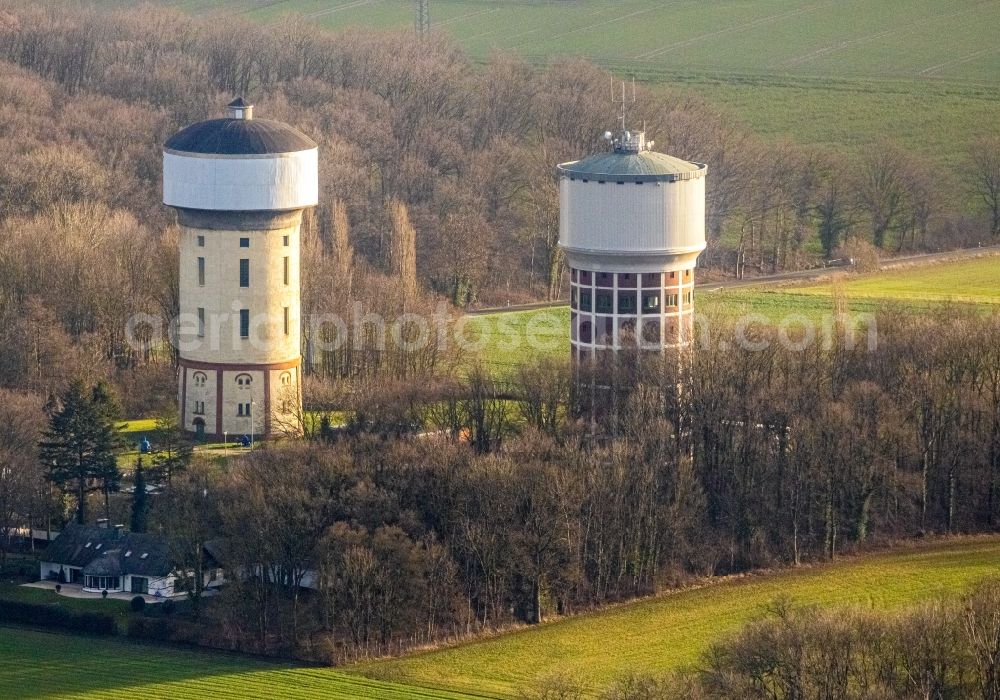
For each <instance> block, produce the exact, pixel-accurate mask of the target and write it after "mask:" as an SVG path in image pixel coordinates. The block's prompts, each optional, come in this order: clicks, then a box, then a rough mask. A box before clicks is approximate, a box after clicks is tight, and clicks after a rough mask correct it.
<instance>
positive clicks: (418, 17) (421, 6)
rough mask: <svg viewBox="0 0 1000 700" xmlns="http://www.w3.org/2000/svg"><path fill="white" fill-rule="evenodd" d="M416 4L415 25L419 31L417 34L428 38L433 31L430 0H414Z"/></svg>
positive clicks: (422, 37)
mask: <svg viewBox="0 0 1000 700" xmlns="http://www.w3.org/2000/svg"><path fill="white" fill-rule="evenodd" d="M413 1H414V3H415V4H416V7H415V10H416V14H415V16H414V19H413V27H414V29H416V31H417V36H418V37H420V38H421V39H426V38H427V36H428V35H429V34H430V33H431V14H430V9H429V7H428V4H429V2H430V0H413Z"/></svg>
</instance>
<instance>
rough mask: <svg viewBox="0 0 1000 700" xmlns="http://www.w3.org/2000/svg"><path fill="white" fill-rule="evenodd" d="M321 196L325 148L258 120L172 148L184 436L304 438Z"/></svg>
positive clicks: (186, 136)
mask: <svg viewBox="0 0 1000 700" xmlns="http://www.w3.org/2000/svg"><path fill="white" fill-rule="evenodd" d="M317 197H318V177H317V147H316V144H315V143H314V142H313V141H312V140H311V139H310V138H309V137H308V136H306V135H305V134H303V133H302V132H300V131H298V130H296V129H294V128H292V127H291V126H288V125H287V124H283V123H281V122H277V121H270V120H266V119H254V118H253V105H251V104H248V103H247V102H245V101H244V100H243V99H242V98H239V99H236V100H234V101H233V102H232V103H230V104H229V105H228V106H227V112H226V116H225V117H224V118H222V119H209V120H206V121H203V122H198V123H197V124H192V125H191V126H188V127H186V128H184V129H182V130H181V131H179V132H177V133H176V134H174V135H173V136H172V137H170V139H169V140H168V141H167V142H166V143H165V144H164V146H163V203H164V204H166V205H167V206H169V207H172V208H173V209H174V210H175V211H176V212H177V220H178V223H179V224H180V228H181V236H180V289H179V301H180V322H179V324H178V329H177V331H178V332H177V343H178V348H179V356H180V361H179V364H180V373H179V378H178V384H179V386H178V393H179V402H180V420H181V424H182V425H183V426H184V429H185V430H188V431H190V432H193V433H195V434H197V435H199V436H201V435H215V436H218V437H222V436H223V435H224V434H227V433H228V435H229V436H242V435H249V436H251V437H253V436H267V435H273V434H278V433H294V432H298V431H299V430H300V429H301V418H300V416H301V405H302V402H301V376H300V369H301V350H300V340H299V330H300V329H299V325H300V319H299V314H300V293H299V227H300V224H301V221H302V213H303V211H305V209H307V208H308V207H312V206H315V205H316V203H317Z"/></svg>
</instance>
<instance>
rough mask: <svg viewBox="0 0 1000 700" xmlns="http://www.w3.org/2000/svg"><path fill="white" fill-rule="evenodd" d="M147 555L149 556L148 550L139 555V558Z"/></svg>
mask: <svg viewBox="0 0 1000 700" xmlns="http://www.w3.org/2000/svg"><path fill="white" fill-rule="evenodd" d="M148 556H149V552H143V553H142V554H141V555H139V558H140V559H145V558H146V557H148Z"/></svg>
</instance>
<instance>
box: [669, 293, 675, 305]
mask: <svg viewBox="0 0 1000 700" xmlns="http://www.w3.org/2000/svg"><path fill="white" fill-rule="evenodd" d="M667 306H677V295H676V294H668V295H667Z"/></svg>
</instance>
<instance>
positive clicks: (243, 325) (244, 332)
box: [198, 306, 291, 338]
mask: <svg viewBox="0 0 1000 700" xmlns="http://www.w3.org/2000/svg"><path fill="white" fill-rule="evenodd" d="M281 316H282V318H281V325H282V331H283V332H284V334H285V335H288V334H289V333H290V332H291V317H290V312H289V307H287V306H285V307H282V309H281ZM198 337H199V338H204V337H205V309H204V307H201V306H199V307H198ZM240 337H241V338H249V337H250V309H240Z"/></svg>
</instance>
